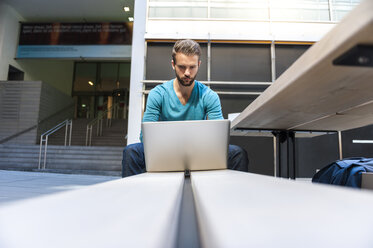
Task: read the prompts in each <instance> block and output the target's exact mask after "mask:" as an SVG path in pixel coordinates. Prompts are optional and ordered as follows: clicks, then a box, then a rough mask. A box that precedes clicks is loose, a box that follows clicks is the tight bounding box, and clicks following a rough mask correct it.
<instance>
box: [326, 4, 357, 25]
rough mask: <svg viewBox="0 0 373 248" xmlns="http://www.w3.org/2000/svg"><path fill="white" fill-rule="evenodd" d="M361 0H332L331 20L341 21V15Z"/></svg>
mask: <svg viewBox="0 0 373 248" xmlns="http://www.w3.org/2000/svg"><path fill="white" fill-rule="evenodd" d="M360 2H361V0H332V8H333V15H334V20H333V21H341V20H342V19H343V17H344V16H345V15H346V14H347V13H348V12H350V11H351V10H352V9H353V8H355V7H356V6H357V5H359V3H360Z"/></svg>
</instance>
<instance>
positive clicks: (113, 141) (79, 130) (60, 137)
mask: <svg viewBox="0 0 373 248" xmlns="http://www.w3.org/2000/svg"><path fill="white" fill-rule="evenodd" d="M90 121H91V119H75V120H73V129H72V135H71V137H72V138H71V145H74V146H85V141H86V133H87V124H88V123H89V122H90ZM126 134H127V120H123V119H112V121H111V127H107V126H106V120H104V121H103V124H102V136H97V126H93V128H92V144H91V145H92V146H120V147H124V146H126V144H127V140H126V139H125V136H126ZM64 142H65V128H62V129H60V130H59V131H57V132H56V133H54V134H53V135H51V136H50V138H49V141H48V144H53V145H64Z"/></svg>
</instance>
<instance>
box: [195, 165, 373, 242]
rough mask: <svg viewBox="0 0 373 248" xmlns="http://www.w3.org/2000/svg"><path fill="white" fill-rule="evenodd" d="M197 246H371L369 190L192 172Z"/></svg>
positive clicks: (372, 225)
mask: <svg viewBox="0 0 373 248" xmlns="http://www.w3.org/2000/svg"><path fill="white" fill-rule="evenodd" d="M191 179H192V187H193V193H194V197H195V202H196V210H197V217H198V223H199V227H200V235H201V242H202V245H203V247H214V248H215V247H261V248H267V247H268V248H272V247H286V248H298V247H340V248H342V247H343V248H347V247H359V248H370V247H373V236H372V235H371V230H372V228H373V216H372V215H371V214H369V213H370V212H371V206H372V204H373V197H372V196H373V194H372V192H371V191H369V192H368V191H363V190H362V191H359V190H356V189H350V188H343V187H341V186H339V187H337V186H326V185H316V184H311V183H309V182H297V181H291V180H284V179H280V178H273V177H268V176H260V175H255V174H250V173H244V172H238V171H232V170H224V171H211V172H208V171H205V172H192V174H191Z"/></svg>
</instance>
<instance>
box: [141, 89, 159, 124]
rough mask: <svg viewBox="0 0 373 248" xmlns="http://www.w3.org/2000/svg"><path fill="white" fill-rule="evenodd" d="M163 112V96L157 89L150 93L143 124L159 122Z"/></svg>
mask: <svg viewBox="0 0 373 248" xmlns="http://www.w3.org/2000/svg"><path fill="white" fill-rule="evenodd" d="M161 110H162V95H161V93H160V92H159V90H158V89H157V88H154V89H153V90H151V91H150V92H149V96H148V100H147V103H146V109H145V113H144V116H143V118H142V121H143V122H150V121H158V120H159V117H160V115H161Z"/></svg>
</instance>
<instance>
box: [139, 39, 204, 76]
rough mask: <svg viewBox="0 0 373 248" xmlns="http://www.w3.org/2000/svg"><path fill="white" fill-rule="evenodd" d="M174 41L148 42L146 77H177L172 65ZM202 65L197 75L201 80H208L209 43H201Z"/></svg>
mask: <svg viewBox="0 0 373 248" xmlns="http://www.w3.org/2000/svg"><path fill="white" fill-rule="evenodd" d="M173 45H174V43H158V42H151V43H148V47H147V53H146V79H147V80H170V79H172V78H175V73H174V71H173V70H172V66H171V60H172V58H171V54H172V47H173ZM200 46H201V50H202V54H201V61H202V63H201V67H200V68H199V70H198V75H197V77H196V79H197V80H199V81H206V80H207V44H206V43H200Z"/></svg>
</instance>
